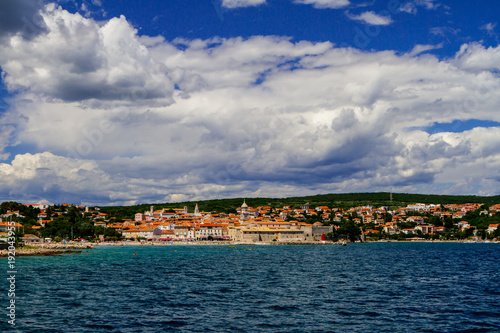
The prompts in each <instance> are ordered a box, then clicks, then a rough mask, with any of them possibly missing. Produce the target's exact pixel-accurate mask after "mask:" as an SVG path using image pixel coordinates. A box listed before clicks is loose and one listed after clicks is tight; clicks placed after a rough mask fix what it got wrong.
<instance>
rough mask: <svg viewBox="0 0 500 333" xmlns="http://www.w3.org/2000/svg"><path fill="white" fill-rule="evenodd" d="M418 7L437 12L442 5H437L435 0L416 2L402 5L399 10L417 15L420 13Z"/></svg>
mask: <svg viewBox="0 0 500 333" xmlns="http://www.w3.org/2000/svg"><path fill="white" fill-rule="evenodd" d="M418 7H423V8H425V9H427V10H436V9H438V8H439V7H441V4H440V3H437V2H436V1H435V0H414V1H410V2H406V3H404V4H402V5H401V6H400V7H399V10H400V11H402V12H405V13H408V14H413V15H415V14H417V12H418V9H417V8H418ZM445 7H446V6H445Z"/></svg>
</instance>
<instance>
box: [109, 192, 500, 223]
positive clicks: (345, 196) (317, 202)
mask: <svg viewBox="0 0 500 333" xmlns="http://www.w3.org/2000/svg"><path fill="white" fill-rule="evenodd" d="M392 198H393V200H392V201H390V193H388V192H379V193H342V194H318V195H313V196H305V197H292V198H234V199H217V200H205V201H199V202H189V201H187V202H178V203H154V204H141V205H135V206H107V207H105V206H103V207H100V211H101V212H103V213H106V214H109V215H110V216H113V217H116V218H120V219H126V218H128V219H131V218H133V217H134V214H135V213H137V212H144V211H147V210H149V209H150V207H151V206H154V207H155V209H163V208H167V209H172V208H183V207H184V206H186V207H188V210H189V211H190V212H193V211H194V207H195V205H196V204H197V203H198V207H199V209H200V211H207V212H213V213H235V212H236V208H238V207H241V204H242V203H243V200H245V201H246V203H247V204H248V205H249V206H251V207H259V206H260V207H264V206H269V207H271V208H281V207H283V206H290V207H291V208H293V209H295V208H300V207H301V205H303V204H305V203H306V202H308V203H309V204H310V207H311V208H315V207H317V206H329V207H337V208H344V209H345V208H350V207H354V206H362V205H373V206H377V207H378V206H388V207H393V208H394V207H400V206H406V205H408V204H412V203H425V204H431V203H435V204H464V203H468V202H480V203H484V204H485V205H492V204H495V203H500V196H491V197H482V196H473V195H463V196H459V195H426V194H406V193H393V194H392Z"/></svg>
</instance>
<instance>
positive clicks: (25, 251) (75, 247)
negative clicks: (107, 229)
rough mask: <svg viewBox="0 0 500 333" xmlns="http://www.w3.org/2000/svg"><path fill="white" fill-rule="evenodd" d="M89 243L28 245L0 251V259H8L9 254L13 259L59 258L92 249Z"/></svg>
mask: <svg viewBox="0 0 500 333" xmlns="http://www.w3.org/2000/svg"><path fill="white" fill-rule="evenodd" d="M93 248H94V246H93V244H91V243H86V244H59V243H45V244H37V245H36V246H35V245H30V247H29V248H24V247H18V248H16V249H15V250H14V251H9V250H0V258H2V257H8V256H9V254H10V255H12V253H14V254H15V255H14V256H15V257H35V256H38V257H49V256H60V255H63V254H73V253H82V252H83V250H88V249H93Z"/></svg>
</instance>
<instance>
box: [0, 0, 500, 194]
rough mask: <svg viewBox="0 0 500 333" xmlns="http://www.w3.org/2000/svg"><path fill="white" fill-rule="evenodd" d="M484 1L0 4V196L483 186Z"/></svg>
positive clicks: (488, 80) (489, 133)
mask: <svg viewBox="0 0 500 333" xmlns="http://www.w3.org/2000/svg"><path fill="white" fill-rule="evenodd" d="M499 14H500V10H499V6H498V4H497V3H496V2H494V1H482V2H480V3H471V2H470V1H440V0H401V1H399V0H388V1H378V0H375V1H349V0H281V1H277V0H276V1H274V0H207V1H195V0H185V1H137V0H130V1H120V2H117V1H107V0H84V1H78V0H75V1H69V0H60V1H58V2H50V1H41V0H19V1H16V2H2V3H1V4H0V69H1V78H2V80H1V86H0V200H19V201H23V202H27V201H38V200H45V201H48V202H51V203H60V202H74V203H82V204H134V203H142V202H165V201H174V202H175V201H182V200H203V199H209V198H226V197H242V196H246V197H250V196H274V197H283V196H294V195H309V194H317V193H330V192H357V191H361V192H366V191H387V189H388V188H389V187H393V189H394V190H395V191H400V192H418V193H443V194H478V195H495V194H499V192H498V185H499V184H498V180H499V179H500V175H499V174H498V170H500V127H499V124H500V117H499V115H498V110H499V106H500V97H499V96H498V93H497V91H498V90H499V89H500V76H499V75H500V74H499V73H500V47H499V45H498V43H499V36H500V28H499V26H498V17H500V16H499Z"/></svg>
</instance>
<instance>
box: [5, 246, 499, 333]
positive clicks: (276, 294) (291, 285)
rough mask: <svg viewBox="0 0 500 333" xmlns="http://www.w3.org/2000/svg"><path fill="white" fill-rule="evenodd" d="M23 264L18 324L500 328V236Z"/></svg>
mask: <svg viewBox="0 0 500 333" xmlns="http://www.w3.org/2000/svg"><path fill="white" fill-rule="evenodd" d="M134 252H135V253H136V254H137V255H135V256H134V255H133V253H134ZM16 263H17V266H18V275H17V280H16V288H17V294H16V295H17V300H16V305H17V307H16V315H17V320H16V323H17V324H16V326H15V328H16V330H17V331H19V332H164V331H182V332H236V331H239V332H500V244H491V243H490V244H455V243H447V244H442V243H369V244H349V245H348V246H345V247H342V246H237V247H235V248H229V246H143V247H138V246H137V247H99V248H96V249H94V250H89V251H87V252H85V253H82V254H73V255H65V256H60V257H31V258H26V257H25V258H17V260H16ZM0 265H3V267H4V268H3V269H2V270H0V271H1V272H4V273H3V274H4V275H7V274H6V271H7V262H6V260H5V259H2V260H1V261H0ZM0 267H2V266H0ZM2 281H6V279H4V278H2ZM6 288H7V282H2V298H1V300H2V309H5V306H7V292H6ZM5 313H6V310H3V312H2V318H0V330H2V331H7V330H9V331H11V329H9V327H10V325H8V324H7V316H6V315H5ZM14 331H15V330H14Z"/></svg>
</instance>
